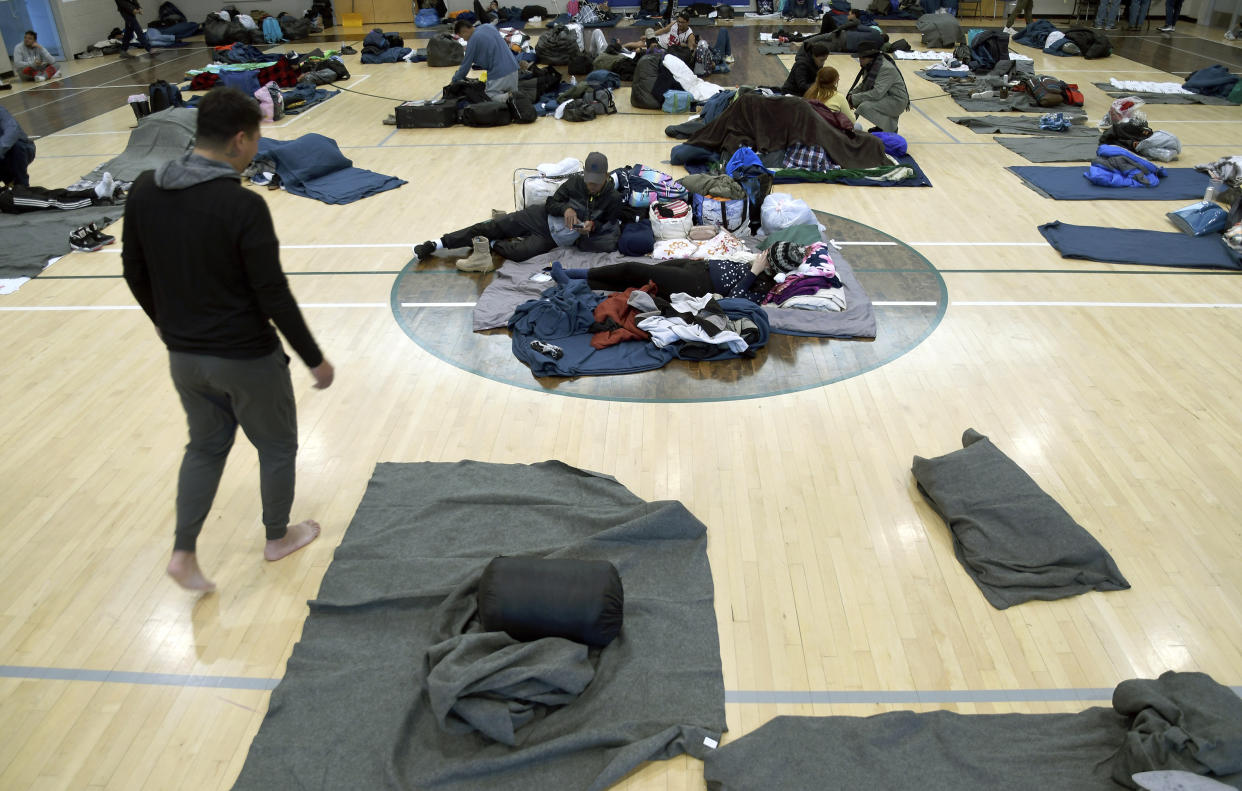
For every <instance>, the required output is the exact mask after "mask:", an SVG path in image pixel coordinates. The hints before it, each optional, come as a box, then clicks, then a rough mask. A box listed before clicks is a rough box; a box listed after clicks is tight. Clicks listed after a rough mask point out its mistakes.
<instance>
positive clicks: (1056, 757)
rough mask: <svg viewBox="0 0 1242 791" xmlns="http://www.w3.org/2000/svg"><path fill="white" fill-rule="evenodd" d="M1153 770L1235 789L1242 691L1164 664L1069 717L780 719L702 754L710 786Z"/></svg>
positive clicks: (1055, 788) (1121, 783) (939, 788)
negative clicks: (1155, 674)
mask: <svg viewBox="0 0 1242 791" xmlns="http://www.w3.org/2000/svg"><path fill="white" fill-rule="evenodd" d="M1160 769H1180V770H1186V771H1190V772H1193V773H1194V774H1196V775H1209V776H1212V777H1214V778H1215V779H1216V780H1220V781H1223V782H1225V783H1227V784H1228V785H1230V786H1232V787H1234V788H1238V787H1242V699H1240V698H1239V697H1238V696H1237V694H1235V693H1234V692H1233V691H1231V690H1230V689H1229V688H1227V687H1224V686H1222V685H1220V684H1218V683H1216V682H1215V681H1213V680H1212V679H1211V678H1210V677H1209V676H1206V675H1204V674H1202V673H1174V672H1168V673H1165V674H1164V675H1162V676H1160V678H1159V679H1155V680H1131V681H1123V682H1122V683H1121V684H1119V685H1118V686H1117V688H1116V690H1115V691H1114V693H1113V707H1112V708H1106V707H1094V708H1089V709H1087V710H1085V711H1082V712H1079V713H1077V714H967V715H963V714H954V713H952V712H948V711H933V712H926V713H921V714H919V713H915V712H913V711H895V712H890V713H887V714H879V715H876V716H874V717H777V718H776V719H774V720H771V721H770V722H768V723H766V724H765V725H763V726H762V727H761V728H759V729H758V730H756V731H754V732H753V733H749V734H747V735H746V736H743V737H742V738H741V739H738V740H737V741H735V742H731V743H729V744H726V745H724V746H723V747H721V748H720V749H719V750H716V751H714V752H713V753H712V754H711V755H709V756H708V757H707V758H706V759H705V760H704V762H703V776H704V779H705V780H706V781H707V788H708V789H709V791H759V790H760V789H782V791H801V790H802V789H805V790H806V791H812V790H815V791H818V790H819V789H825V788H841V789H883V791H998V789H1004V791H1122V789H1130V788H1136V787H1137V786H1136V784H1135V782H1134V780H1133V779H1132V778H1133V775H1134V774H1136V773H1139V772H1146V771H1151V770H1160Z"/></svg>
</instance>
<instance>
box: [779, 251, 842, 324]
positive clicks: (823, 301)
mask: <svg viewBox="0 0 1242 791" xmlns="http://www.w3.org/2000/svg"><path fill="white" fill-rule="evenodd" d="M778 244H781V243H779V242H778ZM807 251H808V252H807V254H806V257H805V259H803V261H802V263H801V264H799V265H798V268H797V269H794V270H791V271H789V272H781V273H779V274H777V275H776V276H775V280H776V286H774V287H773V288H772V290H771V291H769V292H768V294H767V296H765V297H764V298H763V304H764V305H772V306H774V307H778V308H793V309H796V310H817V311H825V312H834V313H836V312H840V311H843V310H845V308H846V303H845V285H844V284H843V283H842V282H841V279H840V278H839V277H837V268H836V265H835V264H834V263H833V261H832V255H831V254H830V253H829V248H828V245H826V244H823V243H816V244H813V245H810V246H809V247H808V248H807Z"/></svg>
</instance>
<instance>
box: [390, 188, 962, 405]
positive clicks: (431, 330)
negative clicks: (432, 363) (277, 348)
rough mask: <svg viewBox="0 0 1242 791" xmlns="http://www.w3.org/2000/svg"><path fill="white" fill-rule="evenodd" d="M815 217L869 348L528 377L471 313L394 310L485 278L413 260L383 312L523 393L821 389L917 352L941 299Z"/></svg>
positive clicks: (840, 345) (635, 398)
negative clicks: (840, 263)
mask: <svg viewBox="0 0 1242 791" xmlns="http://www.w3.org/2000/svg"><path fill="white" fill-rule="evenodd" d="M816 215H817V216H818V218H819V221H820V222H821V223H823V225H824V226H825V228H826V230H825V232H824V235H825V236H826V237H827V238H829V239H834V240H837V241H842V242H845V244H843V245H842V246H841V249H840V252H839V253H834V257H839V258H844V259H845V260H846V261H847V262H849V264H850V266H852V267H853V269H854V274H855V276H856V277H857V278H858V281H859V283H860V284H861V285H862V287H863V289H864V290H866V292H867V295H868V297H869V298H870V299H871V301H872V303H873V304H875V307H874V310H875V316H876V338H875V339H874V340H838V339H833V338H810V337H800V336H791V335H777V334H775V333H774V334H773V335H772V336H771V339H770V341H769V343H768V345H767V346H766V347H765V348H764V349H762V350H760V351H759V353H758V354H757V356H756V357H755V358H753V359H738V360H723V361H719V362H709V363H688V362H684V361H681V360H673V361H672V362H670V363H669V364H668V365H666V366H664V367H663V368H660V369H658V370H655V371H647V372H644V373H637V374H622V375H617V376H584V377H576V378H570V379H560V378H552V379H537V378H535V377H534V376H533V375H532V374H531V372H530V369H529V368H527V367H526V366H525V365H523V364H522V363H521V362H520V361H519V360H518V359H517V358H516V357H514V356H513V352H512V350H511V340H510V337H509V333H508V331H507V330H504V329H498V330H489V331H486V332H474V331H473V329H472V323H471V320H472V310H471V308H468V307H417V308H413V307H403V306H402V304H403V303H463V302H474V301H475V300H476V299H477V298H478V295H479V293H481V292H482V290H483V288H484V287H485V286H486V284H487V283H489V282H490V280H491V276H490V275H476V274H466V273H462V272H458V271H457V270H456V269H454V268H452V267H451V262H449V261H448V260H446V259H432V260H431V261H430V262H426V263H420V262H419V261H418V259H417V258H415V259H412V260H411V261H410V262H409V263H408V264H406V266H405V267H404V268H403V269H402V270H401V272H400V273H399V274H398V275H397V277H396V279H395V280H394V282H393V286H392V291H391V295H390V304H391V306H392V312H393V316H394V317H395V318H396V320H397V324H398V325H399V326H400V327H401V329H402V330H403V331H404V332H405V334H406V335H408V336H409V337H410V338H411V339H412V340H413V341H414V342H415V343H417V344H418V345H419V346H421V347H423V348H424V349H426V350H427V351H428V352H429V353H430V354H432V355H434V356H435V357H438V358H439V359H441V360H443V361H444V362H446V363H449V364H450V365H453V366H455V367H457V368H460V369H462V370H464V371H468V372H470V373H473V374H477V375H479V376H482V377H485V378H487V379H491V380H493V381H497V382H503V383H505V384H510V385H514V386H515V387H522V388H526V389H528V390H538V391H541V392H545V393H552V394H557V395H564V396H571V397H574V398H593V399H599V400H605V401H632V402H646V403H694V402H710V401H734V400H742V399H749V398H765V397H768V396H775V395H781V394H784V393H792V392H798V391H800V390H808V389H811V388H815V387H823V386H824V385H828V384H832V383H833V382H839V381H841V380H843V379H849V378H852V377H855V376H859V375H860V374H864V373H866V372H867V371H872V370H875V369H876V368H879V367H880V366H882V365H885V364H886V363H889V362H892V361H893V360H896V359H897V358H899V357H901V356H902V355H904V354H906V353H907V352H909V351H910V350H911V349H913V348H915V347H916V346H918V345H919V344H920V343H922V342H923V340H924V339H926V338H927V337H928V336H930V335H931V333H932V332H933V331H934V330H935V329H936V327H937V326H939V324H940V321H941V319H943V318H944V313H945V310H946V309H947V307H948V302H949V295H948V288H947V287H946V285H945V282H944V278H943V277H941V275H940V273H939V272H938V271H937V270H936V268H935V267H934V266H932V264H931V262H930V261H928V260H927V259H926V258H925V257H924V256H923V255H922V254H921V253H919V252H918V251H916V250H914V249H913V248H912V247H910V246H909V245H907V244H905V243H904V242H902V241H901V240H899V239H896V238H895V237H892V236H890V235H888V234H886V233H884V232H882V231H880V230H878V229H876V228H872V227H871V226H868V225H864V224H862V223H858V222H855V221H853V220H850V219H848V218H845V217H840V216H838V215H835V214H828V213H826V212H819V211H817V212H816ZM427 264H431V265H430V266H428V265H427ZM876 303H878V304H876ZM883 303H905V304H883ZM910 303H914V304H910Z"/></svg>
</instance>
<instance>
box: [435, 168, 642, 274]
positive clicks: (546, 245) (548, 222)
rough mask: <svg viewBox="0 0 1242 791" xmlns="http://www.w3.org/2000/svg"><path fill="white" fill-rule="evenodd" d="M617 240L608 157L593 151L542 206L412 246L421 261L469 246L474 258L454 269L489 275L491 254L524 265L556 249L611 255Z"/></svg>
mask: <svg viewBox="0 0 1242 791" xmlns="http://www.w3.org/2000/svg"><path fill="white" fill-rule="evenodd" d="M620 238H621V196H620V194H619V193H618V192H617V190H616V189H615V188H614V187H613V184H612V178H611V176H610V175H609V173H608V159H607V158H606V157H605V156H604V155H603V154H601V153H599V152H598V151H593V152H591V153H590V154H589V155H588V156H587V158H586V167H585V172H584V173H583V174H582V175H577V174H575V175H573V176H570V177H569V178H567V179H566V180H565V183H564V184H562V185H561V186H560V187H559V188H558V189H557V190H556V192H555V193H553V194H552V197H550V198H548V201H547V203H545V204H543V205H537V204H536V205H531V206H527V207H526V208H525V209H521V210H520V211H515V212H510V213H509V214H505V215H503V216H500V217H496V218H494V219H491V220H486V221H484V222H480V223H475V224H474V225H471V226H469V227H466V228H462V229H461V230H459V231H453V232H452V233H447V234H445V235H444V236H442V237H440V238H439V239H437V240H429V241H426V242H423V243H422V244H419V245H415V247H414V253H415V255H417V256H418V260H420V261H425V260H426V259H428V258H430V257H431V256H432V254H434V253H435V252H437V251H439V250H444V249H453V248H458V247H469V246H471V245H473V246H474V251H473V254H472V255H471V256H470V257H469V258H466V259H463V260H461V261H459V262H458V263H457V268H458V269H460V270H462V271H465V272H488V271H491V270H492V269H493V268H494V264H493V261H492V255H491V254H492V253H493V252H495V253H496V254H497V255H500V256H502V257H504V258H507V259H509V260H511V261H525V260H526V259H528V258H532V257H534V256H537V255H539V254H540V253H546V252H548V251H549V250H553V249H555V248H557V247H576V248H577V249H579V250H582V251H584V252H588V253H610V252H614V251H615V250H616V249H617V240H618V239H620ZM489 242H490V244H489Z"/></svg>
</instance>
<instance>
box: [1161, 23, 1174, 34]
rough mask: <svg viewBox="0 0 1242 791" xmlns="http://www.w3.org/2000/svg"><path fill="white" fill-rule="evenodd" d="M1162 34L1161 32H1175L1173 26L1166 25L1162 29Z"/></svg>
mask: <svg viewBox="0 0 1242 791" xmlns="http://www.w3.org/2000/svg"><path fill="white" fill-rule="evenodd" d="M1160 32H1161V33H1172V32H1173V26H1172V25H1165V26H1164V27H1162V28H1160Z"/></svg>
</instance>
